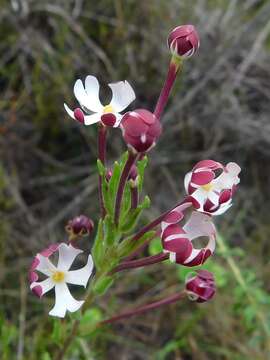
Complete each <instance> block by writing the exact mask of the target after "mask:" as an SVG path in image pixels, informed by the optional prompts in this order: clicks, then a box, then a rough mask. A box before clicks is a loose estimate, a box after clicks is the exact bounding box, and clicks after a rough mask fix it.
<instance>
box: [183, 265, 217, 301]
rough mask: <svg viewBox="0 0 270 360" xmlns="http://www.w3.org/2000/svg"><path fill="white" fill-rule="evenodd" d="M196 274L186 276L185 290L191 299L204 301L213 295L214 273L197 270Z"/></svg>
mask: <svg viewBox="0 0 270 360" xmlns="http://www.w3.org/2000/svg"><path fill="white" fill-rule="evenodd" d="M196 272H197V275H195V276H192V277H187V279H186V291H187V293H188V295H189V297H190V299H191V300H195V301H197V302H199V303H202V302H206V301H208V300H210V299H212V297H213V296H214V295H215V293H216V284H215V279H214V275H213V274H212V273H211V272H210V271H207V270H197V271H196Z"/></svg>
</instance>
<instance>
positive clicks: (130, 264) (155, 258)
mask: <svg viewBox="0 0 270 360" xmlns="http://www.w3.org/2000/svg"><path fill="white" fill-rule="evenodd" d="M167 259H169V254H165V253H160V254H157V255H152V256H147V257H145V258H142V259H138V260H131V261H124V262H123V263H121V264H120V265H118V266H116V268H114V269H113V271H112V273H116V272H119V271H123V270H129V269H136V268H140V267H144V266H148V265H153V264H157V263H159V262H162V261H164V260H167Z"/></svg>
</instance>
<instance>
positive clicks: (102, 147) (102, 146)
mask: <svg viewBox="0 0 270 360" xmlns="http://www.w3.org/2000/svg"><path fill="white" fill-rule="evenodd" d="M106 136H107V127H106V126H104V125H103V124H100V125H99V128H98V158H99V160H100V161H101V162H102V164H103V165H105V162H106ZM98 193H99V205H100V211H101V217H102V218H104V217H105V215H106V209H105V205H104V198H103V193H102V177H101V176H100V175H99V177H98Z"/></svg>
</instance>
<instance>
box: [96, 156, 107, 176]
mask: <svg viewBox="0 0 270 360" xmlns="http://www.w3.org/2000/svg"><path fill="white" fill-rule="evenodd" d="M97 168H98V173H99V175H100V176H102V177H103V176H105V175H106V168H105V166H104V165H103V164H102V162H101V161H100V160H99V159H97Z"/></svg>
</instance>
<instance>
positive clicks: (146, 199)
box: [138, 195, 151, 210]
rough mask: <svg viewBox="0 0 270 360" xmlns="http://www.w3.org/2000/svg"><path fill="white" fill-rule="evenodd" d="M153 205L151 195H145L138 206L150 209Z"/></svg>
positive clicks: (142, 208)
mask: <svg viewBox="0 0 270 360" xmlns="http://www.w3.org/2000/svg"><path fill="white" fill-rule="evenodd" d="M150 205H151V200H150V198H149V196H147V195H146V196H145V197H144V199H143V202H142V203H141V204H140V205H139V206H138V207H139V208H140V209H141V210H144V209H149V208H150Z"/></svg>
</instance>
